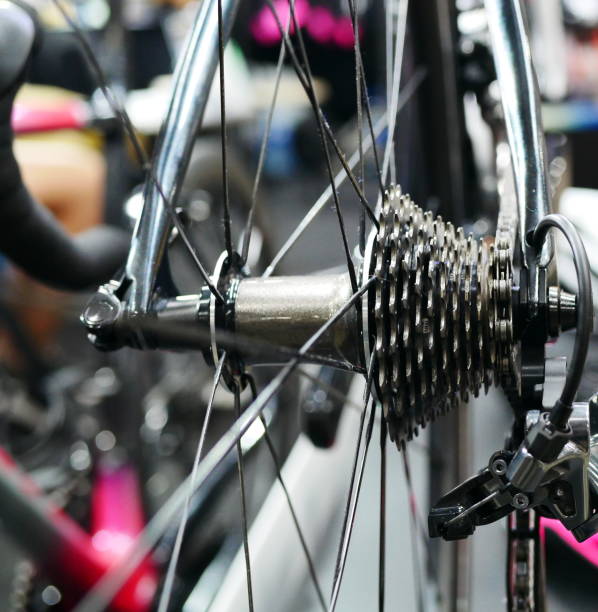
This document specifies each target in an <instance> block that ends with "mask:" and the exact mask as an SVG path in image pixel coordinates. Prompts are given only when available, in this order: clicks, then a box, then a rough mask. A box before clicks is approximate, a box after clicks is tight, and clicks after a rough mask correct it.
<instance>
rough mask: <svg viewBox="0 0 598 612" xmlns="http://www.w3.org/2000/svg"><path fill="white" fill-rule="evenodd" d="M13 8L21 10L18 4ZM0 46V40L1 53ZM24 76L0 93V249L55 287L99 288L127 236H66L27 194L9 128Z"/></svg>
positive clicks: (111, 231) (112, 232)
mask: <svg viewBox="0 0 598 612" xmlns="http://www.w3.org/2000/svg"><path fill="white" fill-rule="evenodd" d="M15 10H20V11H23V9H22V8H21V7H19V6H18V5H15ZM23 12H24V11H23ZM0 29H1V28H0ZM2 47H3V44H2V41H1V40H0V53H2V51H3V49H2ZM26 63H28V62H26ZM25 74H26V66H25V68H24V69H23V70H20V72H19V74H17V75H15V78H14V79H13V83H12V86H10V88H9V89H6V90H5V91H4V92H2V91H0V251H1V252H2V253H4V254H5V255H6V256H7V257H8V258H9V259H11V260H12V261H13V262H14V263H15V264H16V265H18V266H19V267H21V268H23V270H25V271H26V272H27V273H28V274H30V275H31V276H33V277H35V278H36V279H38V280H40V281H42V282H44V283H47V284H49V285H52V286H54V287H57V288H60V289H71V290H78V289H85V288H88V287H91V286H93V285H98V284H100V283H102V282H105V281H107V280H109V279H110V278H111V276H112V275H113V273H114V272H115V271H116V270H117V269H118V268H119V267H120V266H121V265H122V264H123V263H124V261H125V259H126V255H127V251H128V247H129V238H128V236H127V234H126V233H125V232H123V231H121V230H119V229H116V228H110V227H106V226H100V227H97V228H94V229H91V230H88V231H86V232H84V233H82V234H79V235H77V236H70V235H69V234H68V233H67V232H66V231H65V230H64V229H63V227H62V226H61V225H60V224H59V223H58V221H57V220H56V219H54V217H53V216H52V215H51V214H50V212H49V211H48V210H47V209H45V208H44V207H43V206H41V205H40V204H39V203H38V202H36V201H35V200H34V199H33V198H32V196H31V194H30V193H29V192H28V191H27V188H26V187H25V185H24V184H23V181H22V178H21V172H20V170H19V166H18V163H17V161H16V159H15V157H14V153H13V149H12V144H13V138H14V135H13V132H12V128H11V124H10V116H11V111H12V106H13V102H14V98H15V95H16V93H17V91H18V89H19V87H20V86H21V84H22V82H23V81H24V78H25ZM5 77H6V75H5ZM5 82H6V78H5Z"/></svg>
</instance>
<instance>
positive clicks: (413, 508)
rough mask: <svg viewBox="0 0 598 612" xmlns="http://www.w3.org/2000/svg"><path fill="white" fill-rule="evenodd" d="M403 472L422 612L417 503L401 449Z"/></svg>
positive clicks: (420, 611)
mask: <svg viewBox="0 0 598 612" xmlns="http://www.w3.org/2000/svg"><path fill="white" fill-rule="evenodd" d="M401 454H402V456H403V457H402V458H403V471H404V473H405V482H406V483H407V496H408V500H407V501H408V508H409V525H410V529H409V534H410V536H409V537H410V541H411V557H412V559H413V582H414V585H413V586H414V589H415V594H416V601H417V611H418V612H424V610H425V607H424V592H423V585H422V573H421V572H422V565H421V559H420V554H419V546H418V538H417V535H418V533H419V529H418V523H419V521H418V517H417V502H416V495H415V490H414V488H413V482H412V480H411V469H410V468H409V458H408V457H407V448H403V451H402V453H401Z"/></svg>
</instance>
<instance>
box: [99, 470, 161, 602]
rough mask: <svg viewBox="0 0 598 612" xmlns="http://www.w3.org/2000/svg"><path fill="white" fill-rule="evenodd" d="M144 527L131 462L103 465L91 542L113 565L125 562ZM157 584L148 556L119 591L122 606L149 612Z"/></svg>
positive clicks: (139, 495) (106, 561) (134, 473)
mask: <svg viewBox="0 0 598 612" xmlns="http://www.w3.org/2000/svg"><path fill="white" fill-rule="evenodd" d="M144 526H145V520H144V516H143V509H142V504H141V493H140V490H139V482H138V480H137V474H136V472H135V471H134V470H133V468H132V467H131V466H129V465H122V466H118V467H112V466H109V465H102V464H100V465H99V467H98V469H97V472H96V478H95V480H94V485H93V493H92V499H91V534H92V535H91V545H92V547H93V548H94V549H95V551H96V552H97V553H98V554H99V555H100V557H101V558H102V559H103V561H104V563H105V564H106V565H107V566H108V567H110V566H111V565H114V564H115V563H117V562H119V561H122V560H123V559H124V557H125V556H126V555H127V553H128V552H129V551H130V549H131V547H132V545H133V544H134V542H135V540H136V538H137V536H138V535H139V534H140V533H141V531H142V530H143V528H144ZM157 586H158V574H157V570H156V567H155V565H154V563H153V562H152V559H151V558H147V559H145V560H144V561H143V562H142V563H141V564H140V565H139V567H138V568H137V570H136V571H135V573H134V574H133V575H132V576H131V578H130V579H129V580H128V581H127V583H126V585H125V586H124V587H123V589H122V590H121V592H120V593H119V596H118V597H119V598H120V602H118V603H120V604H121V607H123V608H124V609H126V610H127V611H129V610H130V611H131V612H147V611H148V610H150V608H151V605H152V600H153V597H154V595H155V593H156V588H157Z"/></svg>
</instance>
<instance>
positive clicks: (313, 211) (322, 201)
mask: <svg viewBox="0 0 598 612" xmlns="http://www.w3.org/2000/svg"><path fill="white" fill-rule="evenodd" d="M385 127H386V117H381V118H380V119H379V120H378V121H377V122H376V125H375V126H374V134H375V138H378V136H380V134H381V133H382V131H383V130H384V128H385ZM373 142H374V139H372V138H371V137H367V138H366V139H365V140H364V143H363V150H364V153H367V151H369V149H370V147H371V146H372V143H373ZM358 162H359V150H357V151H355V152H354V153H353V155H352V156H351V157H350V159H349V161H348V165H349V167H350V168H351V169H352V168H354V167H355V166H356V165H357V163H358ZM346 178H347V172H346V171H345V169H344V168H341V169H340V170H339V171H338V173H337V175H336V177H335V178H334V185H335V187H336V188H337V189H338V188H339V187H340V186H341V185H342V184H343V183H344V182H345V179H346ZM331 197H332V187H331V186H330V185H328V186H327V187H326V189H325V190H324V191H323V193H322V195H321V196H320V197H319V198H318V199H317V200H316V203H315V204H314V205H313V206H312V207H311V208H310V209H309V211H308V212H307V213H306V215H305V216H304V217H303V219H301V221H300V222H299V225H297V227H296V228H295V229H294V230H293V232H292V233H291V235H290V236H289V237H288V238H287V240H286V242H285V243H284V244H283V245H282V247H281V248H280V250H279V251H278V253H277V254H276V255H275V256H274V258H273V259H272V262H271V263H270V264H269V265H268V267H267V268H266V269H265V270H264V273H263V274H262V276H263V277H268V276H271V275H272V273H273V272H274V270H275V269H276V267H277V266H278V264H279V263H280V262H281V261H282V259H283V258H284V257H285V255H286V254H287V253H288V252H289V251H290V250H291V248H292V247H293V246H294V245H295V243H296V242H297V240H299V238H300V237H301V236H302V235H303V233H304V232H305V230H306V229H307V228H308V226H309V225H310V224H311V222H312V221H313V220H314V219H315V218H316V217H317V215H318V213H319V212H321V211H322V210H323V209H324V207H325V206H326V204H328V202H329V201H330V198H331Z"/></svg>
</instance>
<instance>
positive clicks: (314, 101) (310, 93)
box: [289, 0, 357, 292]
mask: <svg viewBox="0 0 598 612" xmlns="http://www.w3.org/2000/svg"><path fill="white" fill-rule="evenodd" d="M289 7H290V10H291V19H292V20H293V24H294V26H295V33H296V37H297V40H298V41H299V49H300V51H301V57H302V59H303V67H304V73H305V76H306V77H307V83H308V86H309V87H308V90H306V93H307V97H308V98H309V101H310V103H311V105H312V108H313V111H314V114H315V116H316V122H317V126H318V135H319V137H320V142H321V145H322V150H323V151H324V159H325V161H326V171H327V173H328V180H329V181H330V186H331V187H332V199H333V201H334V210H335V212H336V217H337V219H338V225H339V229H340V233H341V239H342V242H343V249H344V251H345V257H346V259H347V269H348V271H349V277H350V279H351V288H352V290H353V292H355V291H356V290H357V273H356V271H355V265H354V263H353V257H352V255H351V248H350V247H349V241H348V239H347V230H346V228H345V220H344V217H343V213H342V210H341V203H340V198H339V196H338V191H337V189H336V187H335V186H334V174H333V171H332V160H331V158H330V151H329V150H328V142H327V140H326V134H325V133H324V121H323V118H322V112H321V109H320V104H319V102H318V97H317V94H316V89H315V86H314V80H313V75H312V72H311V67H310V62H309V58H308V56H307V51H306V49H305V43H304V40H303V34H302V33H301V28H300V27H299V22H298V21H297V17H296V15H295V0H290V3H289Z"/></svg>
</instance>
